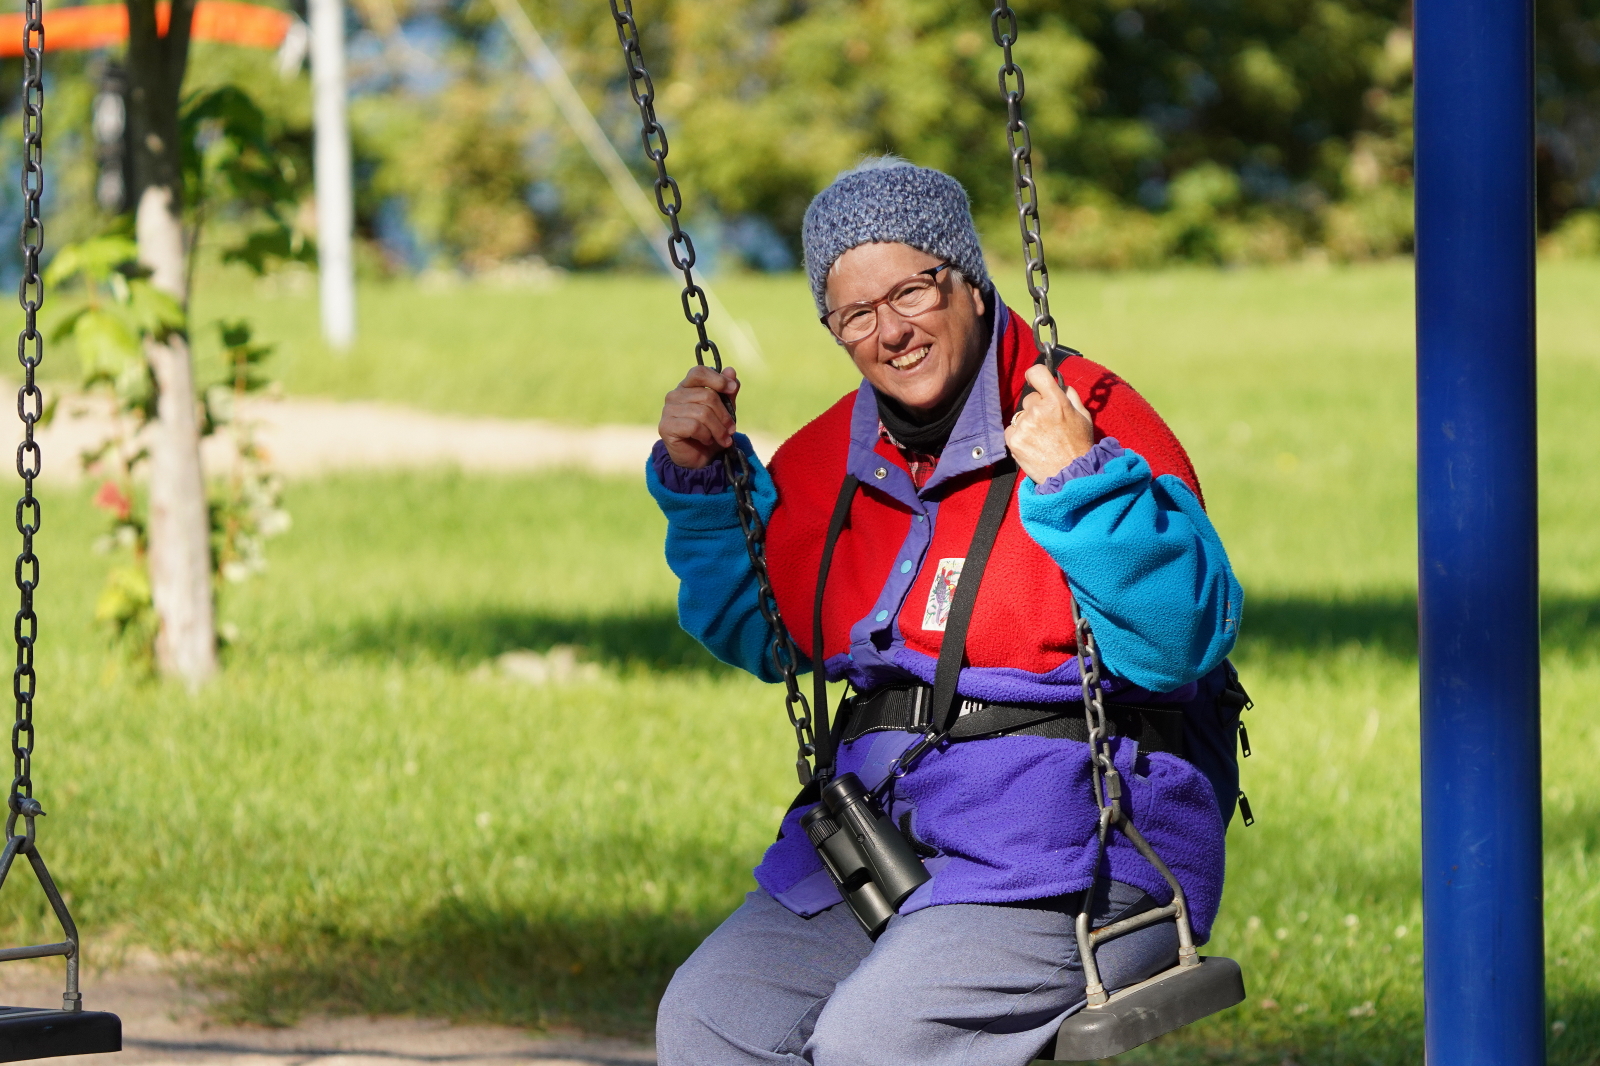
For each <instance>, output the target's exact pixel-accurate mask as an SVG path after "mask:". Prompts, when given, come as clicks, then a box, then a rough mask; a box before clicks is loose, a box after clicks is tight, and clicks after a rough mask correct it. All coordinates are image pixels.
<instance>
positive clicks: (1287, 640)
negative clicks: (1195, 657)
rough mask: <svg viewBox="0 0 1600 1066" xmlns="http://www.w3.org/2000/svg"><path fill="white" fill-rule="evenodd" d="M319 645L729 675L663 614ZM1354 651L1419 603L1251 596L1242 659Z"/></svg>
mask: <svg viewBox="0 0 1600 1066" xmlns="http://www.w3.org/2000/svg"><path fill="white" fill-rule="evenodd" d="M1543 633H1544V647H1545V650H1547V651H1565V652H1567V653H1570V654H1584V653H1597V652H1600V597H1578V596H1562V595H1552V596H1547V597H1546V598H1545V600H1544V603H1543ZM319 643H320V646H322V647H331V648H334V649H337V650H338V651H339V652H340V653H341V654H344V655H355V656H363V657H381V658H400V659H403V660H405V659H414V658H421V657H426V658H437V659H443V660H445V661H448V662H454V663H459V664H464V665H472V664H475V663H478V662H482V661H483V660H485V659H492V658H494V657H495V656H497V655H500V654H503V653H505V652H508V651H514V650H517V649H522V648H526V649H530V650H533V651H544V650H546V649H548V648H549V647H551V646H552V645H555V644H575V645H578V646H580V647H582V648H584V649H585V650H586V651H587V653H588V657H589V658H591V659H594V660H595V661H597V662H601V663H606V664H608V665H612V666H618V667H635V668H645V669H651V670H670V671H678V670H694V671H720V670H724V669H727V668H726V667H724V666H722V665H721V664H719V663H718V662H717V661H716V660H715V659H713V658H712V657H711V655H710V654H709V653H707V652H706V650H705V649H704V648H702V647H701V646H700V645H699V643H698V642H696V641H695V639H694V638H693V637H691V636H689V635H688V634H687V633H685V632H684V631H683V630H682V629H680V628H679V627H678V619H677V614H676V613H675V612H674V611H673V610H671V609H667V608H654V609H648V610H643V611H639V612H634V613H618V614H609V615H578V614H560V613H554V612H540V611H516V610H495V611H483V612H472V611H457V612H435V613H429V614H414V615H407V614H393V615H388V616H384V617H377V618H366V619H361V620H358V621H357V622H356V623H354V624H353V625H351V626H347V627H343V628H341V629H339V630H338V631H337V632H334V633H329V634H324V636H323V639H322V640H321V641H320V642H319ZM1350 645H1356V646H1362V647H1369V648H1375V649H1377V650H1379V651H1382V652H1383V653H1385V654H1387V655H1392V656H1394V657H1396V658H1401V659H1415V658H1416V655H1417V601H1416V597H1415V596H1412V595H1392V596H1370V597H1365V598H1359V599H1355V598H1353V599H1342V600H1341V599H1329V598H1315V597H1296V596H1252V597H1250V598H1249V601H1248V603H1247V604H1246V608H1245V623H1244V630H1243V636H1242V638H1241V641H1240V650H1241V652H1243V653H1246V654H1248V653H1250V652H1252V651H1262V652H1291V653H1302V654H1304V653H1315V652H1319V651H1325V650H1331V649H1334V648H1339V647H1345V646H1350Z"/></svg>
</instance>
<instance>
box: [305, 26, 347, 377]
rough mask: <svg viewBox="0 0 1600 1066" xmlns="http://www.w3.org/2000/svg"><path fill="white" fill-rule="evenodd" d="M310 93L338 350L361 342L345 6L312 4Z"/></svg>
mask: <svg viewBox="0 0 1600 1066" xmlns="http://www.w3.org/2000/svg"><path fill="white" fill-rule="evenodd" d="M310 8H311V93H312V107H313V115H314V121H315V124H316V160H315V168H316V186H317V273H318V275H319V280H320V282H321V292H322V335H323V337H325V338H326V339H327V341H328V343H329V344H331V345H332V346H333V347H334V348H336V349H345V348H348V347H350V344H351V342H352V341H354V340H355V336H356V297H355V264H354V262H353V260H352V257H351V250H350V244H351V238H352V234H353V232H354V230H355V204H354V198H353V195H352V193H351V189H350V183H351V174H350V126H349V123H348V121H347V119H346V116H345V80H344V4H343V3H342V0H310Z"/></svg>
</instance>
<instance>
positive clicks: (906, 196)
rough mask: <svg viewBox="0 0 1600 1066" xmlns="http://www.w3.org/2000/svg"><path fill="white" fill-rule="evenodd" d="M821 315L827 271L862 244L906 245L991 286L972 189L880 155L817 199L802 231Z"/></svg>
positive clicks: (838, 180)
mask: <svg viewBox="0 0 1600 1066" xmlns="http://www.w3.org/2000/svg"><path fill="white" fill-rule="evenodd" d="M800 239H801V242H802V244H803V245H804V246H805V262H806V275H807V276H808V277H809V278H810V281H811V296H812V298H813V299H814V300H816V302H817V313H818V314H826V313H827V311H828V303H827V286H828V271H829V270H831V269H833V264H834V263H835V262H837V261H838V259H839V257H840V256H841V255H843V254H844V253H846V252H848V251H849V250H850V249H852V248H854V247H856V246H857V245H861V244H874V243H897V244H908V245H910V246H911V247H913V248H916V249H919V250H920V251H924V252H927V253H928V254H929V255H934V256H938V257H939V258H940V259H943V260H946V261H947V262H949V263H950V265H952V266H954V267H955V268H956V269H957V270H959V271H961V273H962V276H964V277H965V278H966V279H967V281H968V282H969V283H970V284H972V285H976V286H977V287H978V288H980V289H987V288H988V287H989V271H988V270H987V269H986V268H985V267H984V265H983V249H982V248H980V247H979V246H978V231H977V229H976V228H975V227H974V226H973V225H972V208H971V207H970V206H969V204H968V202H967V191H966V190H965V189H963V188H962V187H961V183H960V182H958V181H956V179H954V178H952V177H951V176H950V175H948V174H944V173H941V172H939V171H937V170H930V169H929V168H927V167H919V166H916V165H914V164H912V163H909V162H907V161H906V160H904V159H901V158H899V157H898V156H892V155H886V156H876V157H874V158H870V159H867V160H864V161H863V162H862V163H861V165H860V166H858V167H856V168H855V169H853V170H846V171H844V172H843V173H842V174H840V175H839V176H838V177H837V178H835V179H833V184H832V185H829V186H828V187H827V188H826V189H823V190H822V191H821V192H819V193H817V195H816V198H815V199H813V200H812V201H811V206H810V207H807V208H806V217H805V221H804V222H803V223H802V224H801V227H800Z"/></svg>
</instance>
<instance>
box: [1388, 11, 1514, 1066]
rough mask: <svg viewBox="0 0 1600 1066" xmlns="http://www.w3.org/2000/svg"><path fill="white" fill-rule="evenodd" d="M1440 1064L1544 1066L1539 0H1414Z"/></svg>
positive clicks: (1434, 1007) (1427, 878)
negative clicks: (1536, 174) (1536, 132)
mask: <svg viewBox="0 0 1600 1066" xmlns="http://www.w3.org/2000/svg"><path fill="white" fill-rule="evenodd" d="M1414 10H1415V21H1416V168H1417V171H1416V173H1417V209H1416V211H1417V519H1418V541H1419V543H1418V547H1419V553H1420V558H1419V573H1418V577H1419V625H1420V654H1421V670H1422V877H1423V882H1422V883H1423V890H1422V905H1423V928H1424V947H1423V960H1424V1003H1425V1011H1426V1019H1425V1030H1426V1035H1425V1039H1426V1044H1427V1061H1428V1063H1429V1064H1430V1066H1523V1064H1526V1066H1542V1064H1543V1062H1544V892H1543V869H1542V865H1543V864H1542V847H1541V840H1540V833H1541V824H1540V809H1539V803H1540V786H1539V591H1538V576H1539V559H1538V509H1537V502H1538V485H1537V480H1536V469H1535V459H1536V456H1535V446H1536V410H1535V395H1534V288H1533V281H1534V277H1533V251H1534V245H1533V241H1534V214H1533V211H1534V193H1533V3H1532V0H1416V2H1415V8H1414Z"/></svg>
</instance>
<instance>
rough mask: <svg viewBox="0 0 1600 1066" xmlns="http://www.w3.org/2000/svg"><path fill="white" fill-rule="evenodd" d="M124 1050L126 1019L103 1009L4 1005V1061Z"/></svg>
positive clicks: (0, 1038) (0, 1018) (0, 1021)
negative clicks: (53, 1008)
mask: <svg viewBox="0 0 1600 1066" xmlns="http://www.w3.org/2000/svg"><path fill="white" fill-rule="evenodd" d="M121 1050H122V1019H120V1018H118V1017H117V1016H116V1015H115V1014H108V1013H106V1012H105V1011H101V1010H80V1011H65V1010H45V1009H41V1008H36V1007H0V1062H19V1061H21V1060H23V1059H50V1058H55V1057H56V1056H58V1055H97V1054H100V1053H102V1052H107V1051H121Z"/></svg>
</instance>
